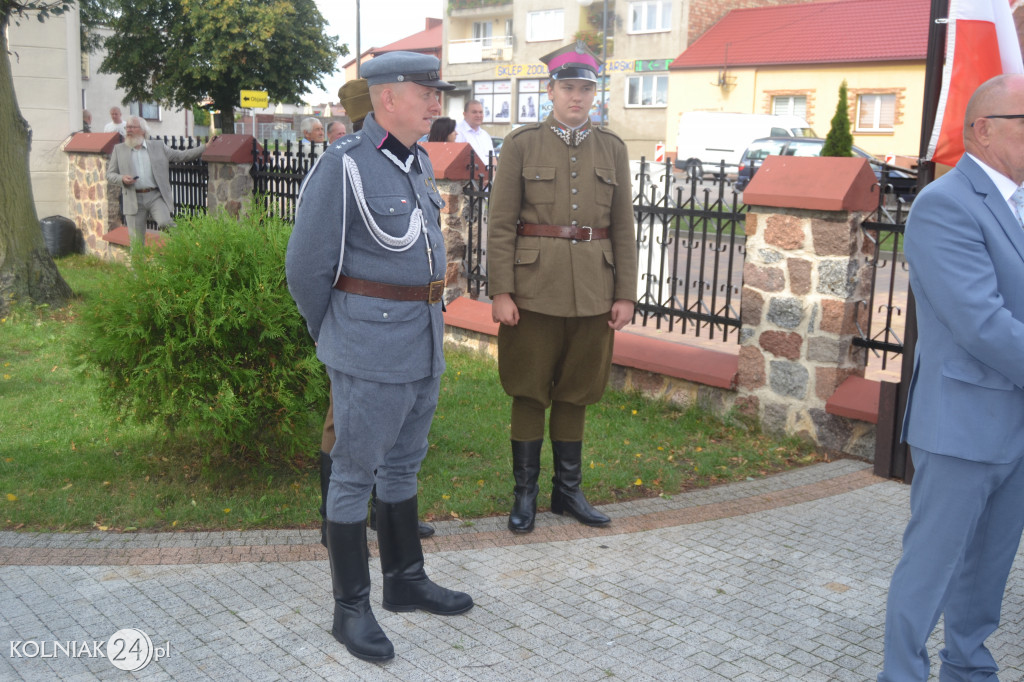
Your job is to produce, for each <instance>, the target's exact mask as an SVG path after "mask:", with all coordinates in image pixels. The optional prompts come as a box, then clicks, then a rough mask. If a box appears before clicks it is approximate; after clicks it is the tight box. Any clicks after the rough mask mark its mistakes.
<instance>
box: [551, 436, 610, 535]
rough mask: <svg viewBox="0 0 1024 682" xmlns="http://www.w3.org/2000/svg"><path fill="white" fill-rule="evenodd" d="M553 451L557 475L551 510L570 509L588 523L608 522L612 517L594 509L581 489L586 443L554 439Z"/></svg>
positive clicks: (567, 510) (604, 524) (558, 511)
mask: <svg viewBox="0 0 1024 682" xmlns="http://www.w3.org/2000/svg"><path fill="white" fill-rule="evenodd" d="M551 452H552V455H553V459H554V464H555V475H554V478H552V479H551V483H552V486H551V511H552V513H554V514H559V515H561V514H565V513H568V514H569V515H570V516H573V517H575V518H576V520H577V521H579V522H580V523H582V524H584V525H587V526H597V527H601V526H607V525H608V524H609V523H611V522H612V520H611V519H610V518H608V517H607V516H605V515H604V514H602V513H601V512H599V511H597V510H596V509H594V508H593V507H592V506H591V505H590V503H589V502H587V498H585V497H584V496H583V491H582V490H580V483H581V482H582V481H583V469H582V464H581V460H582V458H583V443H582V442H579V441H576V442H568V441H551Z"/></svg>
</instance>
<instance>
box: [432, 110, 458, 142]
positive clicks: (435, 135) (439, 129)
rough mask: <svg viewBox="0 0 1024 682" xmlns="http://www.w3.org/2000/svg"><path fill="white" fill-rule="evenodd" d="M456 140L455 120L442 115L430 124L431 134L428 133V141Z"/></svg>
mask: <svg viewBox="0 0 1024 682" xmlns="http://www.w3.org/2000/svg"><path fill="white" fill-rule="evenodd" d="M454 141H455V120H454V119H451V118H448V117H447V116H442V117H440V118H439V119H437V120H436V121H434V122H433V124H431V126H430V134H429V135H427V142H454Z"/></svg>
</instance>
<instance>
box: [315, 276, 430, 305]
mask: <svg viewBox="0 0 1024 682" xmlns="http://www.w3.org/2000/svg"><path fill="white" fill-rule="evenodd" d="M334 288H335V289H337V290H338V291H347V292H348V293H350V294H359V295H360V296H371V297H373V298H387V299H390V300H392V301H426V302H427V303H438V302H439V301H440V300H441V298H442V297H443V296H444V280H441V279H439V280H435V281H433V282H431V283H430V284H424V285H422V286H407V285H403V284H388V283H386V282H373V281H370V280H368V279H358V278H356V277H347V276H345V275H342V276H341V277H339V278H338V281H337V282H335V284H334Z"/></svg>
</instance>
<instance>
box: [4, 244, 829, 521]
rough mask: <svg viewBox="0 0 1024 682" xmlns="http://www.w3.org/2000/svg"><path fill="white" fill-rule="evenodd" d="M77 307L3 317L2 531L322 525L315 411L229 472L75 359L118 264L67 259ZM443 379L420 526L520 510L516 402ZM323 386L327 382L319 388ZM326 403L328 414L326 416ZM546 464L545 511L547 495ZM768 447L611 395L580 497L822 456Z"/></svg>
mask: <svg viewBox="0 0 1024 682" xmlns="http://www.w3.org/2000/svg"><path fill="white" fill-rule="evenodd" d="M58 265H59V267H60V270H61V273H62V274H63V275H64V277H65V279H66V280H67V281H68V283H69V284H70V285H71V286H72V289H73V290H74V291H75V292H76V298H75V300H73V301H72V302H71V303H70V304H69V305H67V306H66V307H64V308H62V309H59V310H51V309H48V308H45V307H44V308H35V309H34V308H28V307H24V306H23V307H18V308H16V309H15V310H14V312H12V313H11V314H10V315H9V316H8V317H7V318H4V319H2V320H0V434H2V437H0V509H2V515H0V520H2V525H0V527H3V528H4V529H8V530H11V529H23V530H51V531H55V530H61V531H70V530H89V529H94V528H98V529H103V530H111V531H130V530H143V529H145V530H185V529H188V530H214V529H236V528H295V527H315V526H317V525H319V515H318V514H317V511H316V510H317V507H318V506H319V494H320V493H319V480H318V468H317V460H316V457H315V455H316V452H317V450H318V447H319V425H320V423H322V415H323V411H322V410H319V409H318V410H314V411H313V412H311V413H310V414H303V415H296V416H295V419H296V422H298V423H303V428H307V429H308V431H309V437H308V444H307V445H306V446H305V447H304V448H303V451H302V452H297V453H295V456H294V459H293V463H292V466H290V467H286V466H278V467H271V466H268V465H259V464H253V463H252V462H251V461H245V462H225V461H224V460H225V458H224V457H217V456H215V455H216V454H217V453H210V452H206V451H204V447H203V444H202V440H201V438H200V439H196V438H188V437H182V435H183V434H166V433H162V432H161V430H160V429H159V428H158V427H156V426H153V425H140V424H137V423H134V421H132V420H130V419H128V420H122V419H119V418H117V417H116V416H114V415H113V414H112V413H111V412H110V411H109V410H108V409H107V408H106V406H105V405H104V404H102V401H101V400H100V399H99V398H98V395H99V392H98V390H97V387H98V383H97V382H98V381H100V378H99V377H98V376H97V375H96V373H95V370H94V369H93V368H92V367H91V366H90V364H89V361H88V358H86V357H84V356H75V355H74V352H73V351H72V350H71V348H72V347H73V344H72V341H73V340H74V339H75V338H76V336H75V335H76V332H77V327H76V319H77V316H78V314H79V312H80V311H81V310H82V307H83V306H87V305H89V303H90V296H91V293H92V292H93V291H95V289H96V287H97V284H98V283H99V282H100V281H101V280H103V279H104V278H111V277H114V278H117V277H121V276H123V275H124V273H125V269H124V267H125V266H123V265H117V264H108V263H104V262H101V261H99V260H96V259H94V258H88V257H84V256H74V257H70V258H66V259H62V260H60V261H58ZM447 355H448V362H449V365H448V371H447V373H446V374H445V377H444V379H443V381H442V388H441V397H440V403H439V406H438V410H437V416H436V419H435V421H434V427H433V430H432V433H431V445H430V452H429V454H428V455H427V458H426V461H425V462H424V465H423V469H422V471H421V473H420V511H421V514H422V515H423V516H424V517H425V518H427V519H452V518H461V519H464V520H466V521H467V522H470V521H469V520H471V519H472V518H478V517H484V516H490V515H495V514H505V513H507V512H508V507H509V505H510V504H511V497H512V496H511V488H512V480H511V471H510V466H511V465H510V457H509V442H508V440H509V439H508V412H509V403H508V398H507V397H506V396H505V395H504V394H503V393H502V391H501V388H500V386H499V384H498V380H497V368H496V365H495V363H494V361H493V360H492V359H491V358H489V357H486V356H480V355H475V354H471V353H467V352H464V351H460V350H455V349H449V350H448V354H447ZM325 380H326V379H325ZM324 407H326V406H324ZM550 456H551V455H550V450H549V449H547V448H545V451H544V454H543V456H542V465H543V467H544V470H543V472H542V480H541V491H542V492H541V497H540V500H539V501H540V506H541V508H547V504H548V497H547V492H548V491H549V490H550V480H549V479H550V470H551V469H550ZM820 459H821V458H820V456H819V455H817V454H816V453H815V451H814V450H813V449H812V447H811V446H810V445H808V444H806V443H803V442H800V441H797V440H794V439H781V440H780V439H775V438H769V437H767V436H765V435H763V434H761V433H759V432H758V431H756V430H755V429H751V428H748V427H747V426H745V425H744V424H743V423H741V422H740V421H732V420H724V421H723V420H721V419H718V418H715V417H713V416H711V415H710V414H707V413H704V412H702V411H699V410H696V409H689V410H684V409H681V408H679V407H678V406H674V405H671V404H667V403H662V402H656V401H651V400H647V399H645V398H643V397H641V396H639V395H634V394H625V393H620V392H615V391H609V392H608V393H607V394H606V396H605V398H604V400H603V401H602V402H601V403H600V404H599V405H597V406H595V407H594V408H591V409H590V410H589V411H588V416H587V438H586V441H585V444H584V467H585V471H586V475H585V476H584V487H585V490H586V492H587V495H588V497H589V499H590V500H591V501H592V502H594V503H602V502H612V501H620V500H627V499H634V498H639V497H649V496H654V495H674V494H677V493H680V492H684V491H686V490H689V489H692V488H696V487H703V486H708V485H712V484H715V483H721V482H726V481H734V480H743V479H746V478H748V477H758V476H763V475H766V474H768V473H772V472H776V471H780V470H783V469H786V468H789V467H793V466H798V465H803V464H807V463H810V462H813V461H818V460H820Z"/></svg>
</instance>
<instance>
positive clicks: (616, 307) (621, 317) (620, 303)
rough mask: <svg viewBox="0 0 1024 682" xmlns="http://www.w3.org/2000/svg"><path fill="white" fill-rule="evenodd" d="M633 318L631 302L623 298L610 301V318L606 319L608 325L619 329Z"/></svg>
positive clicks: (616, 329)
mask: <svg viewBox="0 0 1024 682" xmlns="http://www.w3.org/2000/svg"><path fill="white" fill-rule="evenodd" d="M632 319H633V302H632V301H627V300H626V299H624V298H620V299H619V300H617V301H615V303H612V312H611V319H609V320H608V326H609V327H611V328H612V329H614V330H615V331H619V330H620V329H622V328H623V327H625V326H626V325H627V324H629V323H630V321H631V320H632Z"/></svg>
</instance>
